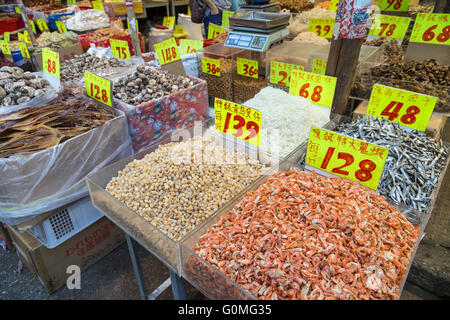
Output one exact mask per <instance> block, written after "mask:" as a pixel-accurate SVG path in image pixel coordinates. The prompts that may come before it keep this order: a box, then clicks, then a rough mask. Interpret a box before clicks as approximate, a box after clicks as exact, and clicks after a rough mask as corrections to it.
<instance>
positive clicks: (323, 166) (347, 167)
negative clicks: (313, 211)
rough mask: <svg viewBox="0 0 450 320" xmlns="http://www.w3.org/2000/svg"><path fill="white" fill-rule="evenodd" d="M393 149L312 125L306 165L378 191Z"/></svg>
mask: <svg viewBox="0 0 450 320" xmlns="http://www.w3.org/2000/svg"><path fill="white" fill-rule="evenodd" d="M388 153H389V150H388V149H386V148H383V147H379V146H377V145H374V144H370V143H368V142H365V141H362V140H358V139H353V138H351V137H348V136H344V135H341V134H339V133H336V132H332V131H328V130H324V129H319V128H316V127H311V131H310V133H309V140H308V149H307V151H306V160H305V161H306V164H307V165H309V166H312V167H314V168H317V169H320V170H323V171H326V172H329V173H331V174H334V175H337V176H339V177H343V178H347V179H350V180H352V181H355V180H359V182H360V183H361V184H362V185H363V186H366V187H368V188H371V189H374V190H377V188H378V183H379V181H380V177H381V173H382V172H383V168H384V163H385V162H386V158H387V155H388Z"/></svg>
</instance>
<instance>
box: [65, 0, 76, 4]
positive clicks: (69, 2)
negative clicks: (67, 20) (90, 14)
mask: <svg viewBox="0 0 450 320" xmlns="http://www.w3.org/2000/svg"><path fill="white" fill-rule="evenodd" d="M67 4H76V0H67Z"/></svg>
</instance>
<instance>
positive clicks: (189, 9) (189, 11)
mask: <svg viewBox="0 0 450 320" xmlns="http://www.w3.org/2000/svg"><path fill="white" fill-rule="evenodd" d="M187 15H188V16H190V15H192V12H191V7H190V6H189V5H188V13H187Z"/></svg>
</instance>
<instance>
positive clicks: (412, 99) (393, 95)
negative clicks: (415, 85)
mask: <svg viewBox="0 0 450 320" xmlns="http://www.w3.org/2000/svg"><path fill="white" fill-rule="evenodd" d="M436 102H437V97H432V96H427V95H424V94H420V93H416V92H411V91H406V90H401V89H396V88H391V87H387V86H383V85H379V84H375V85H374V86H373V89H372V94H371V96H370V100H369V106H368V107H367V112H366V114H367V115H371V116H372V117H374V118H378V117H383V118H385V119H387V120H389V121H392V122H395V123H398V124H400V125H402V126H404V127H408V128H411V129H416V130H420V131H425V129H426V127H427V124H428V121H429V120H430V117H431V114H432V113H433V110H434V106H435V105H436Z"/></svg>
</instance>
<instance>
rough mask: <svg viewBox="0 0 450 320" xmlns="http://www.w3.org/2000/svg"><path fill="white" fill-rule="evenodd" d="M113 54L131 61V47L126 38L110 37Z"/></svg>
mask: <svg viewBox="0 0 450 320" xmlns="http://www.w3.org/2000/svg"><path fill="white" fill-rule="evenodd" d="M109 44H110V45H111V50H112V53H113V56H114V57H116V58H118V59H124V60H128V61H131V56H130V48H129V47H128V42H127V41H125V40H116V39H109Z"/></svg>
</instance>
